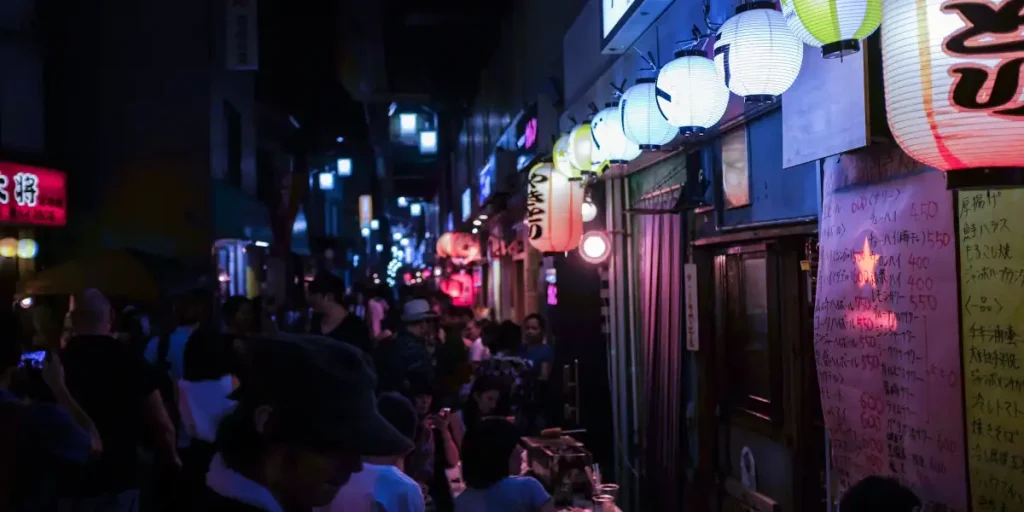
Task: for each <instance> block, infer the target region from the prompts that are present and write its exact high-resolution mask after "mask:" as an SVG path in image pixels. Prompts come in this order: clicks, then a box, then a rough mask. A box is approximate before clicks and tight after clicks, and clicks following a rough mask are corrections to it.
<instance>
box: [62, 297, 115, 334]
mask: <svg viewBox="0 0 1024 512" xmlns="http://www.w3.org/2000/svg"><path fill="white" fill-rule="evenodd" d="M71 329H72V331H73V332H74V333H75V334H98V335H109V334H110V329H111V309H110V301H109V300H107V298H106V297H104V296H103V294H102V293H100V291H99V290H96V289H93V288H90V289H88V290H84V291H81V292H79V293H76V294H75V297H74V309H72V310H71Z"/></svg>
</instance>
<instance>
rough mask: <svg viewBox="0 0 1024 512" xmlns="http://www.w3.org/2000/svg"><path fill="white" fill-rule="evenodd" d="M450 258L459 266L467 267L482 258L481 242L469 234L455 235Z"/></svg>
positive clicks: (449, 254) (449, 253)
mask: <svg viewBox="0 0 1024 512" xmlns="http://www.w3.org/2000/svg"><path fill="white" fill-rule="evenodd" d="M448 256H449V257H450V258H451V259H452V261H454V262H455V263H456V264H458V265H466V264H468V263H472V262H474V261H476V260H477V259H478V258H479V257H480V241H479V240H477V238H476V237H475V236H473V235H471V234H469V233H453V234H452V243H451V249H450V250H449V252H448Z"/></svg>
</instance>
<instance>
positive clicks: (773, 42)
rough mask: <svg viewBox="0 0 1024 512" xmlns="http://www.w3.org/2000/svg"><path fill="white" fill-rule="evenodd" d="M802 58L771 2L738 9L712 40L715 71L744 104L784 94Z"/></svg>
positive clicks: (799, 47)
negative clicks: (742, 99)
mask: <svg viewBox="0 0 1024 512" xmlns="http://www.w3.org/2000/svg"><path fill="white" fill-rule="evenodd" d="M833 1H836V0H833ZM890 3H894V2H890ZM895 3H903V2H895ZM907 3H911V2H907ZM803 54H804V45H803V43H801V42H800V40H799V39H797V37H796V36H795V35H793V32H792V31H791V30H790V29H789V27H788V26H787V25H786V20H785V18H784V17H783V16H782V13H780V12H779V11H777V10H775V2H773V1H755V2H750V3H747V4H743V5H741V6H740V7H739V8H738V9H737V10H736V15H735V16H733V17H732V18H729V19H728V20H726V22H725V24H723V25H722V27H721V28H720V29H718V34H717V36H716V38H715V70H716V71H717V72H718V76H719V78H720V79H721V80H722V81H723V82H724V83H725V85H726V86H727V87H728V88H729V90H730V91H732V92H733V93H735V94H736V95H738V96H743V97H744V100H745V101H746V102H747V103H764V102H770V101H775V98H776V97H778V96H781V95H782V93H784V92H786V90H787V89H789V88H790V86H792V85H793V82H795V81H796V77H797V75H798V74H800V65H801V63H802V61H803Z"/></svg>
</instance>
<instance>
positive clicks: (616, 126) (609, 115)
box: [590, 103, 641, 164]
mask: <svg viewBox="0 0 1024 512" xmlns="http://www.w3.org/2000/svg"><path fill="white" fill-rule="evenodd" d="M605 107H606V108H605V109H604V110H602V111H600V112H598V113H597V115H595V116H594V120H593V121H591V122H590V131H591V132H592V133H593V134H594V149H595V151H596V152H597V153H598V154H599V155H600V157H602V158H604V160H606V161H607V162H608V163H610V164H624V163H626V162H629V161H631V160H634V159H636V157H638V156H640V153H641V151H640V146H639V145H637V143H635V142H633V141H631V140H629V139H627V138H626V134H625V132H623V131H622V116H621V115H620V113H619V106H618V105H616V104H614V103H609V104H607V105H605Z"/></svg>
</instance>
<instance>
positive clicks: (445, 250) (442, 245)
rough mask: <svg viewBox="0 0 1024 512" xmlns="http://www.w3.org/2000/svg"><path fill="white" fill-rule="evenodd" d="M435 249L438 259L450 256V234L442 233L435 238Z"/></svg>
mask: <svg viewBox="0 0 1024 512" xmlns="http://www.w3.org/2000/svg"><path fill="white" fill-rule="evenodd" d="M435 248H436V249H437V257H438V258H447V257H449V256H451V252H452V233H444V234H442V235H441V236H439V237H438V238H437V244H436V246H435Z"/></svg>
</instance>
